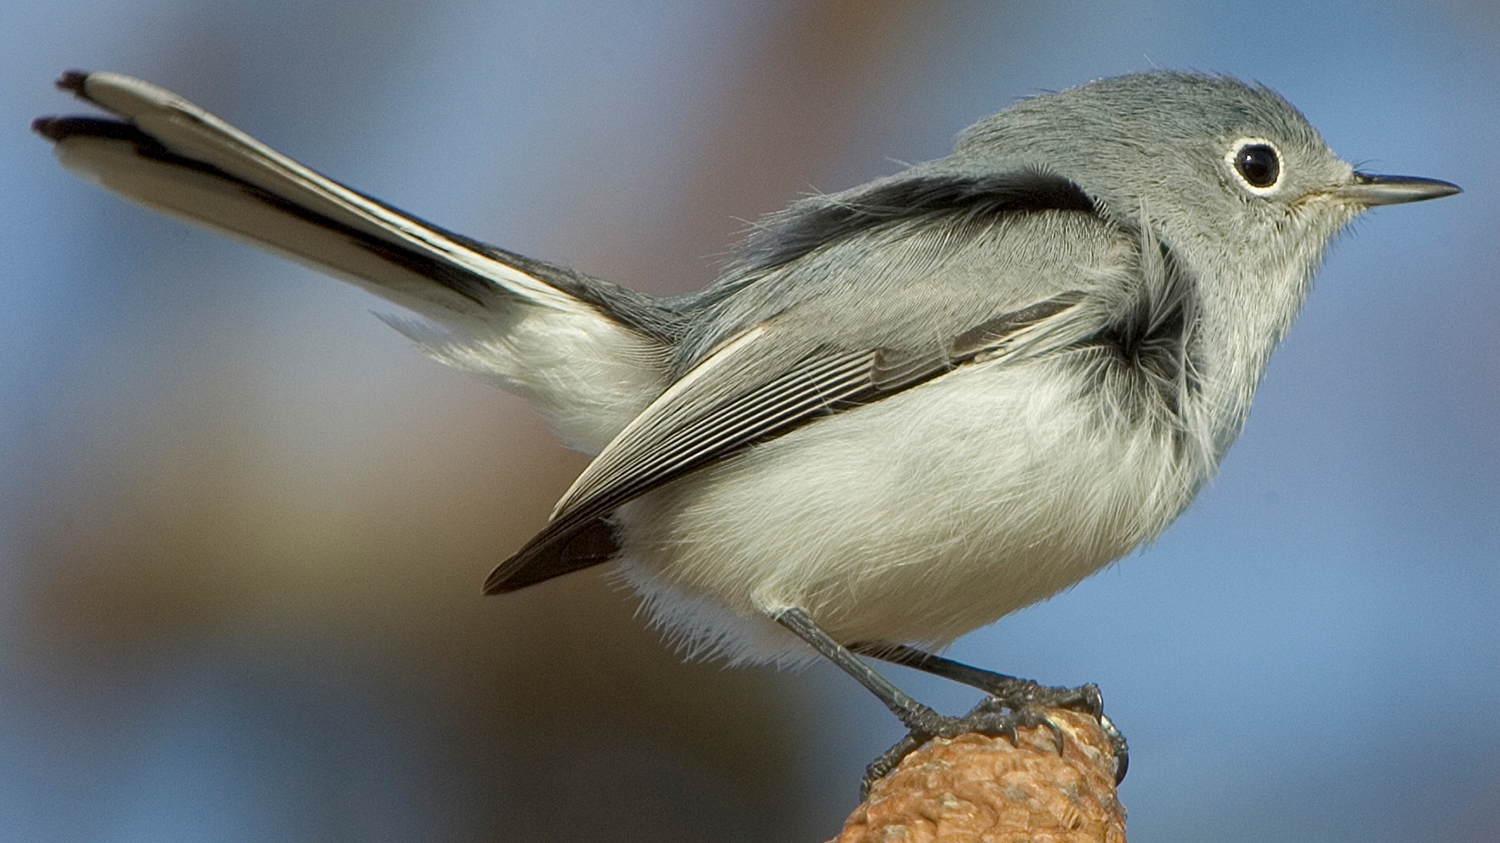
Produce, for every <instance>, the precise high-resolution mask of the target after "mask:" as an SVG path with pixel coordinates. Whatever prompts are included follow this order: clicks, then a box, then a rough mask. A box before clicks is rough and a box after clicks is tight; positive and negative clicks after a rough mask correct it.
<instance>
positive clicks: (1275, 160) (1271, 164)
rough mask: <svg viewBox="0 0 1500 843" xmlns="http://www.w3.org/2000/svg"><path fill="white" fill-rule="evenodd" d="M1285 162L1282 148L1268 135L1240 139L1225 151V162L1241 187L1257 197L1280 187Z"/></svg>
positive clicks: (1273, 191)
mask: <svg viewBox="0 0 1500 843" xmlns="http://www.w3.org/2000/svg"><path fill="white" fill-rule="evenodd" d="M1282 161H1283V159H1282V156H1281V149H1280V148H1279V147H1277V146H1276V144H1274V143H1272V142H1271V141H1269V140H1267V139H1266V138H1253V137H1251V138H1240V139H1238V140H1236V141H1235V142H1234V143H1232V144H1230V145H1229V151H1228V152H1226V153H1224V163H1225V164H1227V165H1229V171H1230V172H1231V173H1234V176H1235V178H1236V179H1238V180H1239V183H1240V186H1241V187H1243V188H1245V189H1246V190H1248V191H1250V192H1251V193H1253V194H1255V195H1256V196H1268V195H1270V194H1272V193H1275V192H1276V191H1277V190H1278V189H1280V187H1281V175H1282V169H1283V167H1282Z"/></svg>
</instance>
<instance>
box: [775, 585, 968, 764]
mask: <svg viewBox="0 0 1500 843" xmlns="http://www.w3.org/2000/svg"><path fill="white" fill-rule="evenodd" d="M772 618H773V619H774V620H775V621H776V622H777V623H779V624H781V625H782V626H784V627H786V628H787V629H788V630H790V631H791V632H792V633H793V634H795V635H796V636H797V637H798V638H801V639H802V640H803V641H806V642H807V644H808V646H810V647H812V648H813V649H814V650H817V651H818V654H819V655H821V656H823V657H824V658H826V659H828V660H829V661H831V662H833V663H834V664H836V665H838V667H839V669H840V670H843V671H844V672H845V673H847V674H849V675H850V676H852V677H854V680H855V681H856V682H858V683H859V684H861V685H863V686H865V688H866V689H868V690H869V692H870V693H872V694H874V695H875V696H876V698H877V699H879V700H880V701H881V702H882V703H885V707H886V708H888V709H890V710H891V713H892V714H894V715H896V718H897V719H898V720H900V721H901V723H902V725H904V726H905V727H906V728H907V729H909V730H911V733H912V734H913V735H924V736H926V737H933V736H936V735H939V734H941V733H942V732H943V731H944V727H945V726H946V725H947V723H946V721H950V720H952V719H953V718H949V717H944V716H942V715H941V714H938V713H937V712H936V711H933V710H932V709H930V708H928V707H927V706H925V705H922V704H921V703H919V702H917V701H916V700H915V699H913V698H912V697H911V695H910V694H907V693H906V692H905V691H903V690H901V689H900V688H897V687H896V686H895V685H893V684H891V681H890V680H889V679H886V678H885V677H884V676H881V675H880V674H878V673H876V672H875V670H874V669H873V668H871V667H870V666H869V665H867V664H865V663H864V661H862V660H861V659H860V658H859V657H858V656H856V655H854V653H852V652H850V651H849V649H848V648H846V647H845V646H844V645H842V644H840V643H839V642H837V641H835V640H833V637H832V636H830V635H829V634H828V633H826V632H824V631H823V630H822V629H821V628H819V627H818V625H817V624H815V623H813V620H812V618H810V617H808V616H807V612H805V611H803V610H801V609H796V608H793V609H782V610H781V611H779V612H777V613H775V614H774V615H772ZM955 734H956V733H955ZM924 740H925V738H924Z"/></svg>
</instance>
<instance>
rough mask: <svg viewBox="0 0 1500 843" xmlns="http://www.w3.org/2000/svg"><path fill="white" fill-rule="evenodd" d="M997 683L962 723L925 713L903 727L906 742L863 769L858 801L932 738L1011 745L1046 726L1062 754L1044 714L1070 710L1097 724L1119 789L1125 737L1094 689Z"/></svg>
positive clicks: (1126, 759) (1126, 760) (1059, 735)
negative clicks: (1023, 733) (985, 738)
mask: <svg viewBox="0 0 1500 843" xmlns="http://www.w3.org/2000/svg"><path fill="white" fill-rule="evenodd" d="M1001 678H1002V679H1004V680H1007V681H1005V682H1001V683H997V684H996V686H995V687H994V688H993V689H991V696H988V697H986V698H985V699H983V700H981V701H980V703H979V704H978V705H976V706H974V708H973V709H972V710H970V711H969V713H968V714H965V715H963V716H962V717H947V716H944V715H941V714H938V713H937V712H934V711H931V710H930V709H929V710H927V711H925V712H923V716H920V717H917V718H913V722H909V723H907V724H906V725H907V728H909V729H910V730H911V731H910V732H909V733H908V734H907V736H906V737H904V738H902V739H901V740H900V741H898V742H897V743H896V745H895V746H893V747H891V748H890V749H888V750H886V751H885V753H883V754H882V755H881V756H880V757H879V758H877V759H875V760H874V761H873V762H871V763H870V766H868V767H866V768H865V775H864V779H863V781H862V782H861V785H860V795H861V798H863V797H864V796H865V795H867V794H868V793H869V790H870V786H871V785H872V784H874V783H875V782H876V781H878V780H879V779H881V778H884V777H885V776H886V774H888V773H890V772H891V771H892V770H894V769H896V765H898V764H900V763H901V760H902V759H904V758H905V757H906V756H908V755H910V754H911V753H912V752H914V751H915V750H916V749H917V748H918V747H920V746H922V745H923V744H925V743H927V742H928V741H929V740H932V739H933V738H953V737H957V736H959V735H962V734H967V733H970V732H975V733H978V734H981V735H990V736H994V737H1004V738H1006V739H1008V740H1009V741H1010V742H1011V744H1012V745H1014V744H1015V743H1016V730H1017V729H1028V728H1034V727H1037V726H1046V727H1047V728H1048V729H1049V730H1051V732H1052V737H1053V739H1054V740H1055V741H1056V743H1057V751H1058V753H1059V754H1061V753H1062V751H1063V748H1064V735H1063V730H1062V729H1061V728H1060V727H1059V726H1058V725H1057V724H1056V723H1054V722H1052V720H1051V719H1050V718H1049V717H1048V716H1047V709H1049V708H1066V709H1071V710H1073V711H1078V712H1082V713H1084V714H1088V715H1089V716H1091V717H1094V718H1096V719H1098V721H1099V726H1100V728H1102V729H1103V730H1104V733H1105V736H1106V737H1108V739H1109V742H1110V746H1111V749H1112V750H1113V755H1114V773H1115V783H1116V784H1119V783H1120V782H1121V781H1123V780H1124V778H1125V771H1126V769H1127V768H1128V767H1129V764H1130V753H1129V747H1128V745H1127V744H1126V741H1125V736H1124V735H1123V734H1121V733H1120V730H1118V729H1116V728H1115V726H1114V724H1113V723H1111V722H1110V720H1109V718H1108V717H1105V716H1104V698H1103V696H1102V695H1101V694H1100V693H1099V687H1098V686H1097V685H1093V684H1089V685H1083V686H1080V687H1078V688H1053V687H1049V686H1046V685H1039V684H1037V683H1035V682H1031V681H1029V680H1025V679H1013V678H1011V677H1001ZM995 692H998V693H995Z"/></svg>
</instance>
